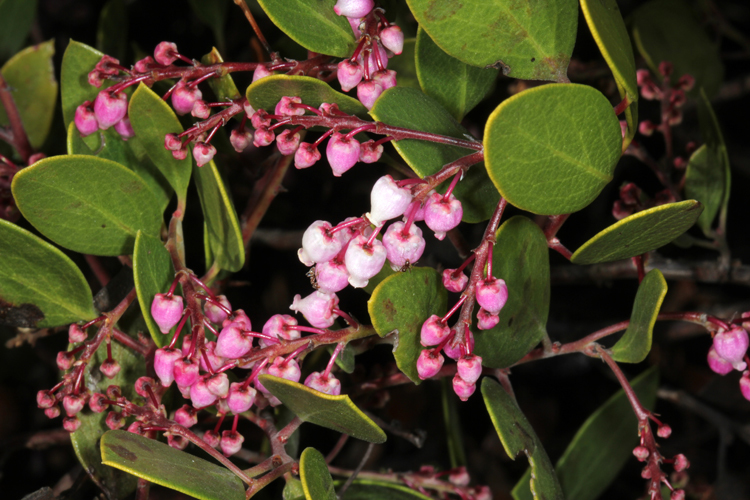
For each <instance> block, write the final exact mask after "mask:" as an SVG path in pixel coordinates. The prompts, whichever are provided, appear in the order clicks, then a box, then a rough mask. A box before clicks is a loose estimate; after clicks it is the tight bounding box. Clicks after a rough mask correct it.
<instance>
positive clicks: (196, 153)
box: [193, 142, 216, 167]
mask: <svg viewBox="0 0 750 500" xmlns="http://www.w3.org/2000/svg"><path fill="white" fill-rule="evenodd" d="M215 154H216V148H215V147H213V146H212V145H211V144H206V143H205V142H196V143H195V146H193V157H194V158H195V163H196V164H197V165H198V166H199V167H202V166H203V165H205V164H206V163H208V162H210V161H211V160H213V158H214V155H215Z"/></svg>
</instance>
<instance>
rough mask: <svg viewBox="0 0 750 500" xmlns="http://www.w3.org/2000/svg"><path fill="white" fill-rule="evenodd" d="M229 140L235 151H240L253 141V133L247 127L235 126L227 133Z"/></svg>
mask: <svg viewBox="0 0 750 500" xmlns="http://www.w3.org/2000/svg"><path fill="white" fill-rule="evenodd" d="M229 142H230V143H231V144H232V147H233V148H234V150H235V151H237V152H238V153H242V152H243V151H244V150H246V149H247V147H248V146H249V145H250V143H251V142H253V133H252V132H250V131H249V130H247V129H243V130H240V129H238V128H236V129H234V130H232V132H231V133H230V134H229Z"/></svg>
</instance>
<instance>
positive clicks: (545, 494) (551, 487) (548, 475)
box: [482, 377, 564, 500]
mask: <svg viewBox="0 0 750 500" xmlns="http://www.w3.org/2000/svg"><path fill="white" fill-rule="evenodd" d="M482 397H483V398H484V404H485V405H486V406H487V412H488V413H489V414H490V419H492V424H493V425H494V426H495V430H496V431H497V435H498V436H499V437H500V441H501V442H502V444H503V448H505V452H506V453H507V454H508V456H509V457H510V458H512V459H513V460H515V459H516V457H517V456H518V455H520V454H521V452H523V453H524V454H525V455H526V458H528V460H529V466H530V467H531V481H530V485H531V493H532V495H533V497H534V498H535V499H536V500H542V499H544V500H563V498H564V497H563V492H562V488H561V486H560V482H559V481H558V479H557V475H556V474H555V470H554V469H553V468H552V463H551V462H550V460H549V457H548V456H547V452H546V451H544V448H543V447H542V443H541V442H540V441H539V438H538V437H537V435H536V433H535V432H534V429H533V428H532V427H531V424H529V421H528V420H526V417H525V416H524V414H523V413H522V412H521V410H520V409H519V408H518V405H517V404H516V402H515V401H514V399H513V398H512V397H511V396H510V395H509V394H508V393H507V392H505V389H503V388H502V387H501V386H500V384H498V383H497V382H495V381H494V380H492V379H490V378H488V377H485V378H484V380H482Z"/></svg>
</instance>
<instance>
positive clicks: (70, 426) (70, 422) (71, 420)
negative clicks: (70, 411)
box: [63, 417, 81, 433]
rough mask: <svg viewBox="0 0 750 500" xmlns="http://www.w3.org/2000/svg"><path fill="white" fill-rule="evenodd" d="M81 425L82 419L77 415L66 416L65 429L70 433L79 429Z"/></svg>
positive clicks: (64, 420)
mask: <svg viewBox="0 0 750 500" xmlns="http://www.w3.org/2000/svg"><path fill="white" fill-rule="evenodd" d="M80 426H81V421H80V420H78V419H77V418H76V417H66V418H64V419H63V429H65V430H66V431H68V432H70V433H73V432H75V431H77V430H78V428H79V427H80Z"/></svg>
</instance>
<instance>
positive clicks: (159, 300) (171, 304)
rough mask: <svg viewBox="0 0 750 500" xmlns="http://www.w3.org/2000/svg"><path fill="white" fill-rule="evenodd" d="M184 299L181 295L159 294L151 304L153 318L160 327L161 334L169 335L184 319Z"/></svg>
mask: <svg viewBox="0 0 750 500" xmlns="http://www.w3.org/2000/svg"><path fill="white" fill-rule="evenodd" d="M182 309H183V304H182V297H180V296H179V295H172V296H171V297H169V296H167V295H166V294H164V293H157V294H156V295H155V296H154V301H153V302H152V303H151V316H152V317H153V318H154V321H156V324H157V325H159V330H161V333H169V330H171V329H172V328H173V327H174V326H175V325H176V324H177V323H179V322H180V318H182Z"/></svg>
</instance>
